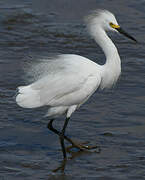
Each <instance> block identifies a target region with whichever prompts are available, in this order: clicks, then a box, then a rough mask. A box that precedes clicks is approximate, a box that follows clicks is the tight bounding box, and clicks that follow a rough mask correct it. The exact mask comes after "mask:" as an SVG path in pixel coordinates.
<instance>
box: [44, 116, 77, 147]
mask: <svg viewBox="0 0 145 180" xmlns="http://www.w3.org/2000/svg"><path fill="white" fill-rule="evenodd" d="M53 121H54V119H51V120H50V121H49V123H48V126H47V128H48V129H49V130H51V131H53V132H54V133H55V134H57V135H60V132H59V131H58V130H57V129H55V128H54V127H53V126H52V123H53ZM64 139H66V140H67V141H68V142H70V143H71V144H72V145H74V146H75V143H74V142H73V141H72V140H71V139H70V138H68V137H67V136H65V134H64ZM78 148H79V147H78Z"/></svg>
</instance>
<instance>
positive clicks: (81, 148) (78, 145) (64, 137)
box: [47, 119, 100, 157]
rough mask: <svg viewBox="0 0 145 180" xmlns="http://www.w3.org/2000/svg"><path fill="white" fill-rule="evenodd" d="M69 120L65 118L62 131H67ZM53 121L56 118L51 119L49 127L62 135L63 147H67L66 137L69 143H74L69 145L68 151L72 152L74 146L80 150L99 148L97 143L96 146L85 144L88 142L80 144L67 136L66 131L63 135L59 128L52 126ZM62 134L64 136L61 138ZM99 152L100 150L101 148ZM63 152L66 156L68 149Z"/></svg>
mask: <svg viewBox="0 0 145 180" xmlns="http://www.w3.org/2000/svg"><path fill="white" fill-rule="evenodd" d="M68 120H69V119H66V120H65V124H64V127H63V129H62V131H65V128H66V126H67V124H68ZM53 121H54V119H51V120H50V121H49V123H48V126H47V128H48V129H49V130H51V131H53V132H54V133H55V134H57V135H58V136H59V137H60V143H61V147H62V149H65V147H64V139H65V140H67V141H68V142H69V143H71V144H72V146H70V147H67V151H68V152H70V149H71V148H73V147H75V148H78V149H79V150H80V151H84V150H91V149H97V148H99V147H98V146H96V145H95V146H86V145H85V144H86V143H82V144H78V143H76V142H74V141H72V140H71V139H70V138H69V137H67V136H66V135H65V134H64V132H63V135H62V132H59V131H58V130H57V129H55V128H54V127H53V126H52V123H53ZM61 136H63V138H61ZM62 139H63V140H62ZM99 152H100V148H99ZM63 153H64V156H65V157H66V150H64V151H63Z"/></svg>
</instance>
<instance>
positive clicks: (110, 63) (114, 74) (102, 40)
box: [95, 28, 121, 88]
mask: <svg viewBox="0 0 145 180" xmlns="http://www.w3.org/2000/svg"><path fill="white" fill-rule="evenodd" d="M96 33H97V34H96V36H95V40H96V42H97V43H98V45H99V46H100V47H101V48H102V50H103V52H104V53H105V56H106V63H105V64H104V65H103V66H102V88H105V87H111V86H112V85H113V84H114V83H115V82H116V81H117V79H118V77H119V75H120V73H121V61H120V57H119V54H118V51H117V48H116V47H115V45H114V43H113V42H112V40H111V39H110V38H109V37H108V36H107V34H106V32H105V31H104V30H103V29H101V28H100V29H99V28H98V29H97V32H96Z"/></svg>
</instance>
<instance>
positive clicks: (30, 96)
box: [16, 85, 42, 108]
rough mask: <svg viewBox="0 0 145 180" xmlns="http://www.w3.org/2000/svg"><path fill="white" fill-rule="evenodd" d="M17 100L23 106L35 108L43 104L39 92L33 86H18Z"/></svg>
mask: <svg viewBox="0 0 145 180" xmlns="http://www.w3.org/2000/svg"><path fill="white" fill-rule="evenodd" d="M16 102H17V104H18V105H19V106H21V107H23V108H35V107H40V106H42V103H41V101H40V96H39V92H38V91H37V90H34V89H32V88H31V86H30V85H29V86H20V87H18V93H17V95H16Z"/></svg>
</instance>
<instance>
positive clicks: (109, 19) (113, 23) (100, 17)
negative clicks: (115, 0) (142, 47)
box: [86, 10, 137, 42]
mask: <svg viewBox="0 0 145 180" xmlns="http://www.w3.org/2000/svg"><path fill="white" fill-rule="evenodd" d="M86 20H87V24H88V27H89V29H90V30H91V34H93V31H94V32H95V31H97V28H101V29H104V30H105V31H114V32H119V33H121V34H123V35H124V36H126V37H128V38H130V39H131V40H133V41H135V42H137V41H136V39H135V38H133V37H132V36H131V35H129V34H128V33H126V32H125V31H124V30H123V29H122V28H121V27H120V26H119V24H118V22H117V20H116V18H115V16H114V14H112V13H111V12H110V11H108V10H96V11H94V12H93V13H92V14H91V15H89V16H88V17H87V18H86ZM95 28H96V30H95Z"/></svg>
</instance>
